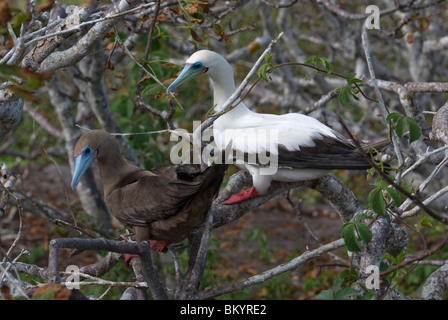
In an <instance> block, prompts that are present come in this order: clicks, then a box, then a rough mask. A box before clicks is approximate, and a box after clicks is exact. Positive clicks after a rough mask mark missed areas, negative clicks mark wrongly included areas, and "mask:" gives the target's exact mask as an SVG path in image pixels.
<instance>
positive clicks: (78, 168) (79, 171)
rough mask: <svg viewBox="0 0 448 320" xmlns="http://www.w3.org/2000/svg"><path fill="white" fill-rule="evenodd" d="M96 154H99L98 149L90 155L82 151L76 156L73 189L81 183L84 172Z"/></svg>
mask: <svg viewBox="0 0 448 320" xmlns="http://www.w3.org/2000/svg"><path fill="white" fill-rule="evenodd" d="M96 155H97V151H95V152H91V153H90V154H88V155H86V154H85V153H84V152H81V153H80V154H79V155H77V156H76V158H75V171H74V172H73V179H72V189H73V190H75V188H76V186H77V185H78V183H79V180H81V178H82V176H83V175H84V173H85V172H86V171H87V169H88V168H89V167H90V165H91V164H92V162H93V160H94V159H95V158H96Z"/></svg>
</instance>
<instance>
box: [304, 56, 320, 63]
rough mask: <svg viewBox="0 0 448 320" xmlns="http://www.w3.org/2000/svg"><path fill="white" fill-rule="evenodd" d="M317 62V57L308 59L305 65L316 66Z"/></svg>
mask: <svg viewBox="0 0 448 320" xmlns="http://www.w3.org/2000/svg"><path fill="white" fill-rule="evenodd" d="M316 62H317V57H316V56H312V57H311V58H308V59H307V60H306V61H305V63H306V64H316Z"/></svg>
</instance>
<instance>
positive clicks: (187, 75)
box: [167, 63, 207, 94]
mask: <svg viewBox="0 0 448 320" xmlns="http://www.w3.org/2000/svg"><path fill="white" fill-rule="evenodd" d="M206 71H207V68H202V69H199V70H194V69H193V67H192V65H191V64H190V63H186V64H185V67H184V69H183V70H182V72H181V73H180V74H179V76H178V77H177V78H176V80H174V82H173V83H171V85H170V86H169V87H168V90H167V92H168V94H171V93H172V92H174V90H175V89H176V88H177V87H178V86H179V85H180V84H182V83H184V82H185V81H187V80H190V79H192V78H194V77H197V76H198V75H200V74H203V73H204V72H206Z"/></svg>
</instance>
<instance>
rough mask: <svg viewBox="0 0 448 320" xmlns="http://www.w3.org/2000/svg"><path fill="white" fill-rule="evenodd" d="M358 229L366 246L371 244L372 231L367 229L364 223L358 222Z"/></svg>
mask: <svg viewBox="0 0 448 320" xmlns="http://www.w3.org/2000/svg"><path fill="white" fill-rule="evenodd" d="M356 228H358V232H359V236H360V238H361V240H362V241H364V243H365V244H369V243H370V241H372V237H373V235H372V231H371V230H370V229H369V227H367V226H366V225H365V224H364V223H361V222H358V223H357V224H356Z"/></svg>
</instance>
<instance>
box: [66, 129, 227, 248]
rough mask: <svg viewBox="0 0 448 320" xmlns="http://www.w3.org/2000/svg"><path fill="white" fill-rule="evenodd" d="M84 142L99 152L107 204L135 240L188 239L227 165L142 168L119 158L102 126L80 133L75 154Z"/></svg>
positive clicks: (202, 217)
mask: <svg viewBox="0 0 448 320" xmlns="http://www.w3.org/2000/svg"><path fill="white" fill-rule="evenodd" d="M87 146H90V147H91V148H93V149H94V150H98V157H97V160H98V164H99V168H100V177H101V181H102V184H103V187H104V198H105V202H106V206H107V208H108V209H109V211H110V212H111V213H112V214H113V215H114V216H115V217H116V218H117V219H118V220H119V221H120V222H121V223H123V224H124V225H126V226H129V227H135V231H136V234H137V240H138V241H143V240H149V239H151V240H164V241H171V242H177V241H181V240H183V239H184V238H185V237H187V236H188V234H189V233H190V232H191V231H192V230H193V229H195V228H197V227H199V226H200V225H201V224H202V223H203V222H204V219H205V216H206V214H207V212H208V210H209V209H210V206H211V204H212V201H213V199H214V198H215V197H216V195H217V194H218V192H219V189H220V186H221V183H222V181H223V178H224V175H225V171H226V169H227V165H214V166H211V167H209V168H207V169H205V170H203V171H201V170H199V169H198V168H196V167H193V166H190V165H174V166H169V167H163V168H159V169H157V170H154V171H152V172H151V171H146V170H143V169H141V168H139V167H137V166H135V165H134V164H132V163H130V162H128V161H127V160H126V159H124V158H123V156H122V155H121V154H120V151H119V147H118V144H117V142H116V140H115V138H114V137H113V136H111V135H110V134H108V133H106V132H104V131H101V130H91V131H89V132H87V133H85V134H84V135H83V136H81V138H80V139H79V141H78V143H77V144H76V147H75V155H77V154H79V153H80V152H81V151H82V150H83V149H84V148H86V147H87Z"/></svg>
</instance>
